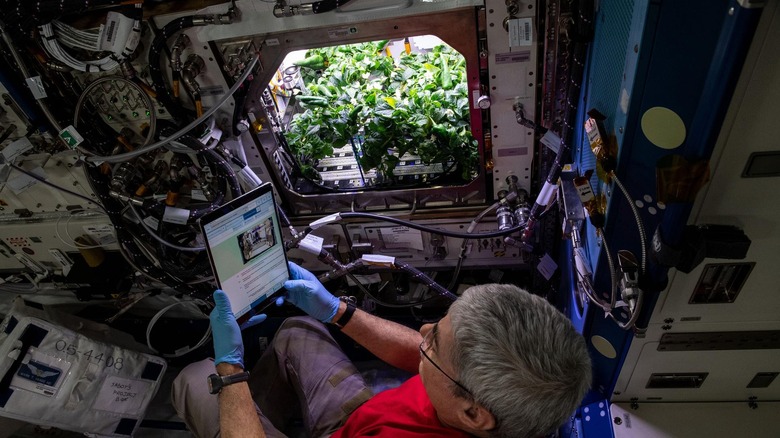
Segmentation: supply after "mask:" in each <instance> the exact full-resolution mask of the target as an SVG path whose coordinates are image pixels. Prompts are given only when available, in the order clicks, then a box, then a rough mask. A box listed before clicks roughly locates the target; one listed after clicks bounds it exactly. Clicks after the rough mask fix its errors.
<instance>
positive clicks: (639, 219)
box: [611, 172, 647, 274]
mask: <svg viewBox="0 0 780 438" xmlns="http://www.w3.org/2000/svg"><path fill="white" fill-rule="evenodd" d="M611 177H612V179H613V180H614V181H615V185H617V186H618V188H620V191H621V192H622V193H623V196H624V197H625V198H626V201H627V202H628V206H629V207H630V208H631V213H633V214H634V221H636V227H637V230H639V244H640V246H641V247H642V258H641V263H640V266H641V271H640V272H641V273H642V274H644V273H645V272H646V270H647V234H646V233H645V225H644V223H643V222H642V217H640V216H639V209H638V208H636V205H635V204H634V200H633V198H631V194H630V193H628V190H626V187H625V186H624V185H623V183H622V182H620V178H618V177H617V175H615V172H612V174H611Z"/></svg>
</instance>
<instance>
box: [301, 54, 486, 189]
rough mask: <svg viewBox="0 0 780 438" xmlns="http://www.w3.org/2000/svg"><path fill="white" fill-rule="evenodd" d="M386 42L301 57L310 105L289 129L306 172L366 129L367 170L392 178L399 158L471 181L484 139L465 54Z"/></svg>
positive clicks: (363, 145)
mask: <svg viewBox="0 0 780 438" xmlns="http://www.w3.org/2000/svg"><path fill="white" fill-rule="evenodd" d="M386 44H387V41H379V42H376V43H363V44H354V45H348V46H337V47H326V48H321V49H312V50H309V51H307V52H306V59H305V60H304V61H302V62H300V66H301V75H302V78H303V82H304V84H305V90H303V92H302V93H301V94H299V95H297V96H296V99H297V102H298V104H299V105H300V106H301V107H302V108H303V109H305V111H303V112H301V113H298V114H295V115H294V116H293V119H292V121H291V123H290V127H289V130H288V132H287V134H286V136H287V140H288V143H289V144H290V146H291V147H292V149H293V151H294V153H295V154H296V155H297V157H298V159H299V160H300V163H301V167H302V169H303V172H304V174H307V175H308V176H313V177H316V170H314V165H315V163H316V161H317V160H319V159H321V158H324V157H327V156H330V155H332V154H333V149H334V148H339V147H342V146H344V145H346V144H347V143H348V142H350V141H352V140H353V139H354V138H356V137H357V136H358V135H360V136H361V140H362V142H361V148H362V156H361V157H360V164H361V167H362V168H363V170H364V171H368V170H371V169H376V170H377V173H378V175H382V176H383V177H385V178H392V176H393V169H394V168H395V167H396V165H397V164H398V163H399V162H400V157H402V156H403V155H404V154H406V153H409V154H412V155H417V156H419V157H420V159H421V160H422V161H423V162H424V163H425V164H428V165H430V164H434V163H441V164H442V165H443V168H444V169H445V170H447V169H450V168H455V169H457V170H458V172H459V176H460V177H461V178H462V179H463V180H466V181H469V180H471V179H472V178H473V176H474V175H475V174H476V172H477V166H478V158H479V157H478V152H477V142H476V140H475V139H474V138H473V136H472V135H471V130H470V125H469V99H468V88H467V85H466V65H465V59H464V58H463V57H462V56H461V55H460V54H459V53H458V52H456V51H454V50H453V49H451V48H450V47H448V46H443V45H442V46H436V47H434V48H433V50H431V51H430V52H425V53H412V54H405V53H404V54H402V55H401V56H400V57H399V58H398V59H394V58H392V57H388V56H385V55H384V54H383V52H382V50H383V48H384V46H385V45H386Z"/></svg>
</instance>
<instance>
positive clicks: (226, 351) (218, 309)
mask: <svg viewBox="0 0 780 438" xmlns="http://www.w3.org/2000/svg"><path fill="white" fill-rule="evenodd" d="M214 304H215V306H214V310H212V311H211V314H210V315H209V319H210V320H211V333H212V336H213V338H214V365H219V364H220V363H222V362H225V363H232V364H237V365H241V367H242V368H243V367H244V342H243V341H242V340H241V330H243V329H245V328H249V327H251V326H253V325H256V324H260V323H261V322H263V321H265V319H266V317H267V316H266V315H265V314H261V315H255V316H253V317H251V318H249V320H247V321H246V322H245V323H243V324H241V327H240V328H239V327H238V322H236V317H235V316H234V315H233V311H232V310H231V309H230V301H228V297H227V294H225V292H223V291H221V290H219V289H217V290H216V291H214Z"/></svg>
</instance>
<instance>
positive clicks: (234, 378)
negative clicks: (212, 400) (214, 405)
mask: <svg viewBox="0 0 780 438" xmlns="http://www.w3.org/2000/svg"><path fill="white" fill-rule="evenodd" d="M247 380H249V372H248V371H242V372H240V373H236V374H231V375H229V376H220V375H219V374H212V375H210V376H209V379H208V383H209V393H211V394H219V392H220V391H222V388H224V387H226V386H228V385H232V384H234V383H238V382H246V381H247Z"/></svg>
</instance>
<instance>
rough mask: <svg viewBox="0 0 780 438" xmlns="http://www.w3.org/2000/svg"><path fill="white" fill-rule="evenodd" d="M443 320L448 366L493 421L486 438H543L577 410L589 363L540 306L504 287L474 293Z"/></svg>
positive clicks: (580, 342)
mask: <svg viewBox="0 0 780 438" xmlns="http://www.w3.org/2000/svg"><path fill="white" fill-rule="evenodd" d="M449 314H450V318H451V320H452V327H453V331H454V336H455V345H454V348H453V357H452V359H453V361H454V363H455V366H456V367H457V371H458V374H459V379H460V382H461V383H462V384H463V385H464V386H465V387H466V388H468V389H469V390H470V391H471V392H472V394H473V397H474V399H475V400H476V401H477V402H478V403H479V404H480V405H482V406H483V407H484V408H486V409H487V410H489V411H490V412H491V413H492V414H493V416H494V417H495V418H496V422H497V427H496V428H495V429H493V430H492V431H491V436H494V437H501V438H505V437H535V436H539V435H544V434H547V433H550V432H553V431H554V430H555V428H556V427H558V426H560V425H561V424H562V423H563V422H564V421H566V419H567V418H568V417H569V416H570V415H571V414H572V413H573V412H574V411H575V409H577V406H578V405H579V403H580V401H581V400H582V398H583V397H584V396H585V393H586V392H587V391H588V388H590V383H591V363H590V357H589V356H588V351H587V349H586V347H585V341H584V339H583V338H582V336H580V335H579V334H578V333H577V331H576V330H575V329H574V326H573V325H572V324H571V322H570V321H569V320H568V319H567V318H566V317H565V316H564V315H563V314H562V313H561V312H559V311H558V310H557V309H556V308H555V307H553V306H552V305H551V304H550V303H548V302H547V301H546V300H545V299H543V298H541V297H538V296H536V295H532V294H530V293H528V292H526V291H524V290H522V289H520V288H518V287H516V286H511V285H502V284H486V285H481V286H473V287H471V288H469V289H468V290H466V291H465V292H464V293H463V295H462V296H461V297H460V298H459V299H458V300H457V301H455V302H454V303H453V304H452V307H450V310H449ZM453 386H454V385H453ZM461 391H462V390H461ZM461 394H462V395H463V394H465V391H462V392H461ZM465 395H466V397H468V395H467V394H465Z"/></svg>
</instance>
